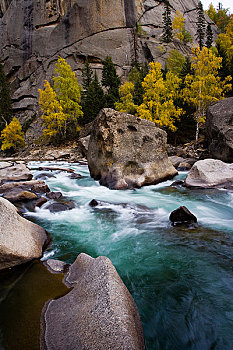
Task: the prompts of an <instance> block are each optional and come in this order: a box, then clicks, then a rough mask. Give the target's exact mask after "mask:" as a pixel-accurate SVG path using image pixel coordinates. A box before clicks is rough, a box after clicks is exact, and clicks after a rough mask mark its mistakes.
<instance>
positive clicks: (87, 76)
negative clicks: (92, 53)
mask: <svg viewBox="0 0 233 350" xmlns="http://www.w3.org/2000/svg"><path fill="white" fill-rule="evenodd" d="M92 80H93V70H92V69H91V67H90V64H89V62H88V57H86V61H85V65H84V68H83V69H82V87H83V90H84V91H85V92H86V91H87V90H88V88H89V86H90V84H91V82H92Z"/></svg>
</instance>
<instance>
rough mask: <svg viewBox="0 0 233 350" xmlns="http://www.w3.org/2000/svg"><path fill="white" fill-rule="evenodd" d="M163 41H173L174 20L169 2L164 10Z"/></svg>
mask: <svg viewBox="0 0 233 350" xmlns="http://www.w3.org/2000/svg"><path fill="white" fill-rule="evenodd" d="M163 41H164V42H165V43H170V42H171V41H172V20H171V9H170V4H169V2H167V3H166V4H165V8H164V12H163Z"/></svg>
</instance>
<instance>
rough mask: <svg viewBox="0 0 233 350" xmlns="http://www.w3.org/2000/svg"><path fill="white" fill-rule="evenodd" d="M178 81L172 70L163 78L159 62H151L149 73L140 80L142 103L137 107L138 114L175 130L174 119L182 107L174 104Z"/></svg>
mask: <svg viewBox="0 0 233 350" xmlns="http://www.w3.org/2000/svg"><path fill="white" fill-rule="evenodd" d="M180 83H181V79H180V78H178V77H177V76H176V75H175V74H173V73H172V72H168V73H167V74H166V78H165V79H164V78H163V73H162V69H161V64H160V63H159V62H151V63H150V69H149V73H148V74H147V76H146V77H145V79H144V81H143V82H142V86H143V88H144V95H143V103H142V104H141V105H140V106H139V107H138V108H137V114H138V116H139V117H140V118H144V119H148V120H151V121H153V122H154V123H156V124H157V125H158V126H160V127H167V128H168V129H170V130H171V131H176V129H177V128H176V126H175V120H176V119H179V117H180V116H181V114H182V109H181V108H179V107H176V106H175V104H174V100H175V99H176V98H177V97H178V95H179V85H180Z"/></svg>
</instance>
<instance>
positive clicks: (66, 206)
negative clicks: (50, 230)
mask: <svg viewBox="0 0 233 350" xmlns="http://www.w3.org/2000/svg"><path fill="white" fill-rule="evenodd" d="M74 208H75V203H74V202H73V201H72V200H70V201H61V202H55V203H52V204H49V205H48V206H47V207H46V209H49V210H50V211H51V213H59V212H60V211H65V210H71V209H74Z"/></svg>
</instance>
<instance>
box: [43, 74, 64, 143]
mask: <svg viewBox="0 0 233 350" xmlns="http://www.w3.org/2000/svg"><path fill="white" fill-rule="evenodd" d="M39 93H40V97H39V105H40V108H41V110H42V112H43V115H42V120H43V121H44V123H43V127H44V130H43V135H44V136H45V137H48V138H49V139H53V140H56V139H57V140H58V139H63V138H64V137H65V135H66V123H67V119H68V117H69V116H68V114H65V113H64V111H63V108H62V106H61V104H60V102H59V101H58V100H57V95H56V93H55V91H54V90H53V88H52V87H51V85H50V84H49V82H48V81H47V80H45V82H44V90H41V89H39Z"/></svg>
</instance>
